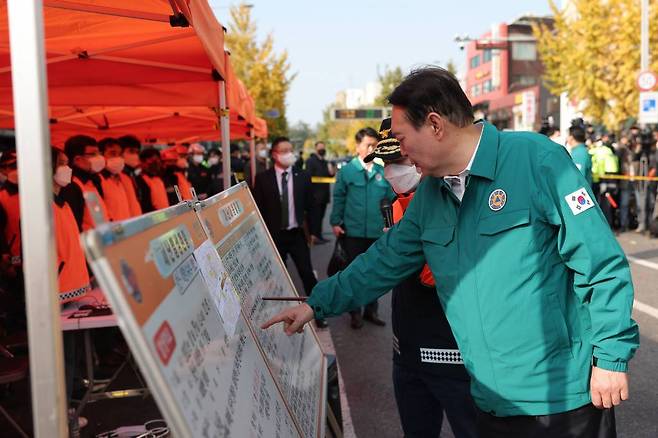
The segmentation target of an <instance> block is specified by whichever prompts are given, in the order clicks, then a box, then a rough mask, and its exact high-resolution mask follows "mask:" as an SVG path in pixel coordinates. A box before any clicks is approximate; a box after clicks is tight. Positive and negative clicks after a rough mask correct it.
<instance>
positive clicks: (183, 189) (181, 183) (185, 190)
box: [176, 172, 192, 201]
mask: <svg viewBox="0 0 658 438" xmlns="http://www.w3.org/2000/svg"><path fill="white" fill-rule="evenodd" d="M176 178H177V179H178V190H180V195H181V197H182V198H183V200H184V201H189V200H191V199H192V184H190V182H189V181H188V179H187V178H185V174H184V173H183V172H176Z"/></svg>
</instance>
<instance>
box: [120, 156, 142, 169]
mask: <svg viewBox="0 0 658 438" xmlns="http://www.w3.org/2000/svg"><path fill="white" fill-rule="evenodd" d="M123 160H124V162H125V163H126V164H127V165H128V166H130V167H139V154H133V153H126V154H123Z"/></svg>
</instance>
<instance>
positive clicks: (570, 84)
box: [534, 0, 658, 129]
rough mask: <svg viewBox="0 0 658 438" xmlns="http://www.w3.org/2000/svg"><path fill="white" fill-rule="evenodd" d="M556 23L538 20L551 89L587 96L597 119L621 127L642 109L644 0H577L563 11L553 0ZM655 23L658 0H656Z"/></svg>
mask: <svg viewBox="0 0 658 438" xmlns="http://www.w3.org/2000/svg"><path fill="white" fill-rule="evenodd" d="M550 6H551V9H552V10H553V14H554V17H555V22H554V24H553V26H552V27H551V26H547V25H545V24H544V25H536V26H535V29H534V31H535V35H536V36H537V39H538V50H539V54H540V56H541V59H542V62H543V63H544V67H545V74H544V80H545V83H546V85H547V87H548V88H549V90H550V91H551V92H553V93H554V94H559V93H562V92H567V93H568V94H569V97H570V98H571V99H572V100H576V101H580V102H583V104H584V106H585V108H584V112H585V114H587V115H588V116H589V117H591V118H593V119H594V120H595V121H596V122H600V123H603V124H605V125H606V126H608V127H610V128H612V129H617V128H619V127H620V126H621V124H622V123H623V122H624V121H625V120H626V119H628V118H629V117H635V116H636V115H637V112H638V102H639V101H638V99H639V95H638V90H637V87H636V78H637V74H638V72H639V70H640V2H637V1H635V0H616V1H609V0H572V2H571V5H570V9H568V10H567V11H561V10H559V9H558V8H557V6H556V5H555V3H554V2H553V1H550ZM650 22H651V23H657V22H658V2H656V1H655V0H654V1H652V2H651V18H650ZM657 35H658V29H656V26H651V40H652V44H651V46H650V47H651V50H652V52H653V53H652V59H653V60H654V62H653V69H654V71H655V69H656V68H657V67H658V59H657V56H658V45H657V43H658V36H657Z"/></svg>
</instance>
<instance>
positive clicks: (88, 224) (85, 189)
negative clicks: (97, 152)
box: [73, 176, 108, 231]
mask: <svg viewBox="0 0 658 438" xmlns="http://www.w3.org/2000/svg"><path fill="white" fill-rule="evenodd" d="M73 182H74V183H75V184H77V185H78V187H80V190H82V193H83V195H84V194H85V193H95V194H96V197H97V198H98V205H99V206H100V209H101V211H102V213H103V217H104V218H105V220H107V219H108V215H107V207H106V206H105V201H104V200H103V197H102V196H101V195H100V193H98V190H96V186H95V185H94V183H93V182H92V181H91V180H89V181H87V182H86V183H83V182H82V181H80V179H79V178H78V177H76V176H74V177H73ZM95 226H96V225H95V223H94V221H93V219H92V216H91V212H90V211H89V208H88V207H87V203H86V202H85V212H84V217H83V218H82V231H87V230H91V229H92V228H94V227H95Z"/></svg>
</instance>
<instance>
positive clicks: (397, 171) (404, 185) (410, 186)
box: [384, 163, 420, 195]
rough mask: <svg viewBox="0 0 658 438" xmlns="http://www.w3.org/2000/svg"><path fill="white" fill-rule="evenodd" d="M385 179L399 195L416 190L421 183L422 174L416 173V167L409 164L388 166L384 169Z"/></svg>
mask: <svg viewBox="0 0 658 438" xmlns="http://www.w3.org/2000/svg"><path fill="white" fill-rule="evenodd" d="M384 177H385V178H386V181H388V183H389V184H390V185H391V187H392V188H393V191H395V193H397V194H398V195H404V194H406V193H409V192H411V191H413V190H415V189H416V187H418V183H419V182H420V174H419V173H418V172H416V166H409V165H407V164H396V163H393V164H387V165H386V167H384Z"/></svg>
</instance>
